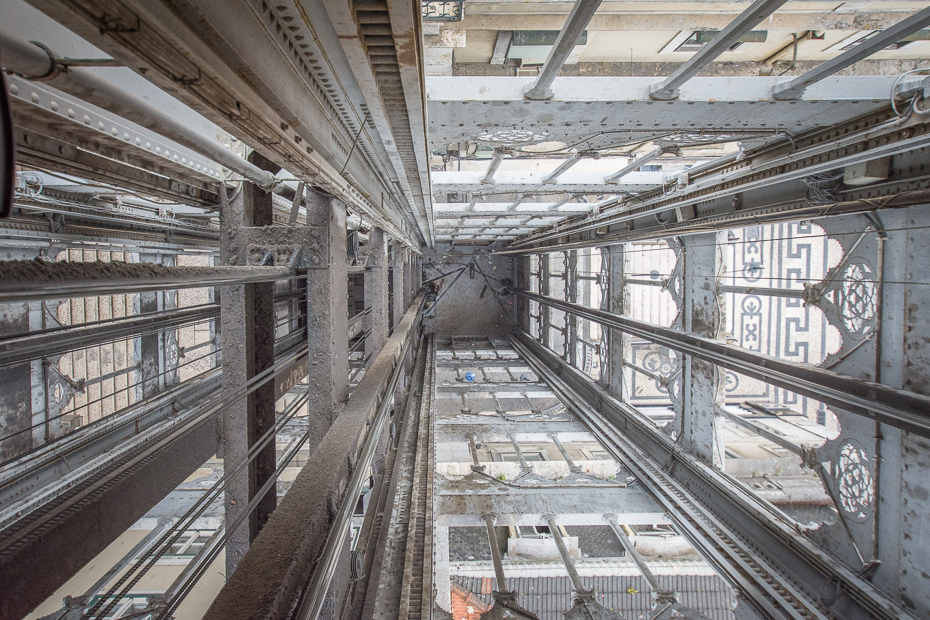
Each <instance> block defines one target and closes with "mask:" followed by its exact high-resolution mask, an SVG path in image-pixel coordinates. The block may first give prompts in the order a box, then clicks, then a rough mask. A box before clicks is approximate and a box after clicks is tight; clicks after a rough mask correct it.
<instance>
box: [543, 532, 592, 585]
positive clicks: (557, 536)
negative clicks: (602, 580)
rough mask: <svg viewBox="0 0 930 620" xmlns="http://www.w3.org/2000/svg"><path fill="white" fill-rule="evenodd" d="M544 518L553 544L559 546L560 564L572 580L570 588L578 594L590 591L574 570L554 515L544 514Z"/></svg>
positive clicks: (573, 564)
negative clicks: (553, 541)
mask: <svg viewBox="0 0 930 620" xmlns="http://www.w3.org/2000/svg"><path fill="white" fill-rule="evenodd" d="M545 519H546V525H548V526H549V532H550V533H551V534H552V538H553V540H555V544H556V546H557V547H558V548H559V555H560V556H562V564H564V565H565V570H566V571H568V578H569V579H571V581H572V588H573V589H574V590H575V592H576V593H578V594H582V593H586V592H590V590H588V589H586V588H585V587H584V582H582V581H581V576H580V575H579V574H578V571H577V570H575V563H574V562H573V561H572V556H571V555H569V553H568V547H567V546H566V545H565V541H564V540H563V539H562V533H561V532H559V526H558V525H556V524H555V516H553V515H546V516H545Z"/></svg>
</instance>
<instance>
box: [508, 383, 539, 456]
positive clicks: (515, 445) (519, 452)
mask: <svg viewBox="0 0 930 620" xmlns="http://www.w3.org/2000/svg"><path fill="white" fill-rule="evenodd" d="M525 397H526V395H524V398H525ZM508 437H509V438H510V443H511V445H513V449H514V451H515V452H516V453H517V458H518V459H520V471H521V472H522V473H524V474H529V473H532V471H533V468H532V467H530V464H529V463H528V462H527V461H526V457H524V456H523V450H521V449H520V444H519V443H517V438H516V437H515V436H514V435H513V434H510V435H508Z"/></svg>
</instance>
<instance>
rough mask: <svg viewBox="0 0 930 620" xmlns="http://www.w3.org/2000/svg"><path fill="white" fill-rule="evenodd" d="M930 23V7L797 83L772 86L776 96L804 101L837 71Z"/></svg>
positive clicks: (800, 78) (794, 80) (799, 78)
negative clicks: (802, 98) (805, 97)
mask: <svg viewBox="0 0 930 620" xmlns="http://www.w3.org/2000/svg"><path fill="white" fill-rule="evenodd" d="M928 24H930V7H927V8H925V9H922V10H920V11H917V12H916V13H914V14H913V15H910V16H908V17H905V18H904V19H902V20H901V21H899V22H898V23H896V24H895V25H894V26H891V27H890V28H886V29H885V30H882V31H881V32H879V33H878V34H876V35H875V36H873V37H869V38H868V39H866V40H865V41H862V42H861V43H857V44H856V45H855V47H853V48H852V49H850V50H847V51H845V52H843V53H842V54H840V55H839V56H837V57H836V58H832V59H830V60H828V61H827V62H825V63H823V64H822V65H820V66H819V67H817V68H816V69H812V70H810V71H808V72H807V73H805V74H804V75H799V76H798V77H796V78H794V79H793V80H789V81H787V82H783V83H781V84H776V85H775V86H773V87H772V97H773V98H775V99H779V100H793V99H800V98H801V97H802V96H803V95H804V91H805V90H807V89H808V88H809V87H810V86H812V85H814V84H816V83H817V82H820V81H821V80H823V79H825V78H828V77H830V76H831V75H833V74H834V73H836V72H837V71H841V70H843V69H845V68H846V67H849V66H851V65H854V64H855V63H857V62H859V61H860V60H864V59H866V58H868V57H869V56H871V55H872V54H874V53H876V52H880V51H882V50H883V49H885V48H886V47H888V46H889V45H891V44H893V43H897V42H898V41H900V40H902V39H903V38H904V37H906V36H908V35H910V34H914V33H915V32H917V31H918V30H920V29H921V28H924V27H925V26H927V25H928Z"/></svg>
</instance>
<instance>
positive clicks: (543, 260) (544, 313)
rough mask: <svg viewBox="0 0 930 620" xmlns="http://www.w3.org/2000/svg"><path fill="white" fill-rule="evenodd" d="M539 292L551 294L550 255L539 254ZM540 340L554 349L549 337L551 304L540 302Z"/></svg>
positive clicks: (547, 346) (545, 345)
mask: <svg viewBox="0 0 930 620" xmlns="http://www.w3.org/2000/svg"><path fill="white" fill-rule="evenodd" d="M539 294H540V295H545V296H546V297H548V296H549V255H548V254H540V255H539ZM539 317H540V321H539V342H540V343H541V344H542V346H544V347H546V348H547V349H550V350H551V349H552V340H551V339H550V338H549V306H547V305H544V304H539Z"/></svg>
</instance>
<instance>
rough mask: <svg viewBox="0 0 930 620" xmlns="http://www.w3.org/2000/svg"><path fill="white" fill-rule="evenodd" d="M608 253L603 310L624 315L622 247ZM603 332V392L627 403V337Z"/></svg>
mask: <svg viewBox="0 0 930 620" xmlns="http://www.w3.org/2000/svg"><path fill="white" fill-rule="evenodd" d="M608 250H609V253H608V254H607V256H606V257H604V258H603V259H602V260H606V261H607V268H608V276H607V278H608V281H607V288H608V291H607V304H606V305H607V307H606V308H604V310H607V311H608V312H613V313H614V314H626V313H627V312H629V309H630V292H629V289H628V287H627V285H626V278H625V277H624V274H625V273H626V260H627V256H626V252H627V248H626V245H624V244H621V245H612V246H610V247H609V248H608ZM601 329H606V331H607V372H608V380H607V389H608V391H609V392H610V393H611V394H613V395H614V396H615V397H616V398H619V399H620V400H622V401H624V402H626V401H628V400H629V396H630V394H629V392H630V390H629V385H630V383H629V379H630V378H631V376H630V371H629V369H628V368H627V367H626V365H625V364H624V363H623V362H624V361H625V360H627V359H630V357H632V352H631V350H630V349H631V348H630V337H629V336H628V335H626V334H624V333H623V332H621V331H619V330H616V329H607V328H605V327H602V328H601Z"/></svg>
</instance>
